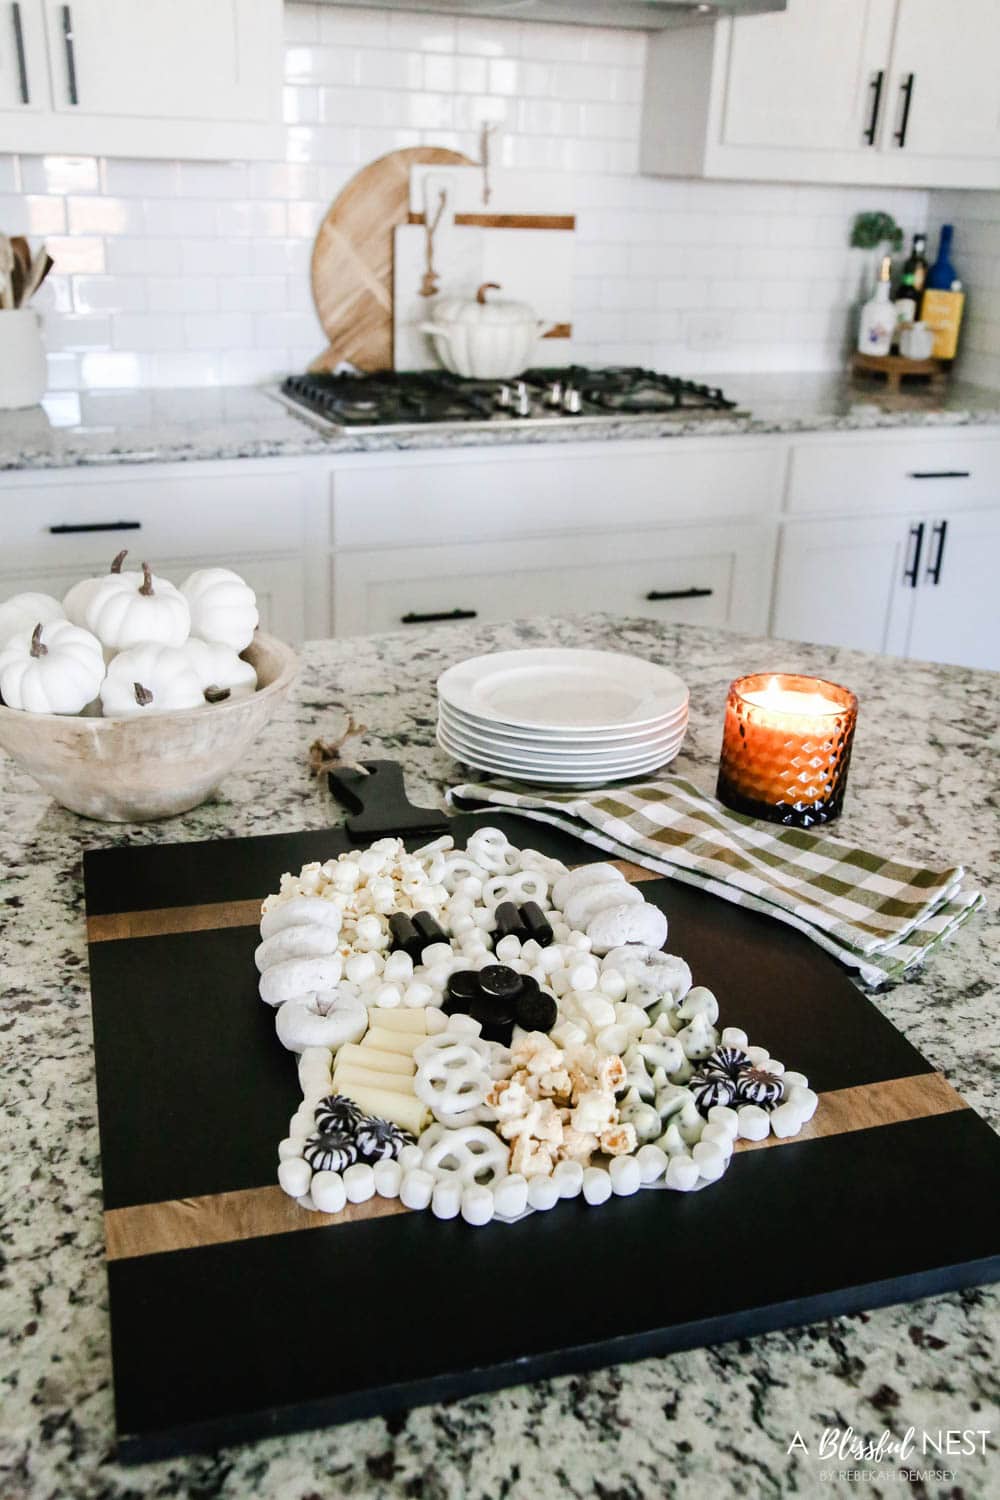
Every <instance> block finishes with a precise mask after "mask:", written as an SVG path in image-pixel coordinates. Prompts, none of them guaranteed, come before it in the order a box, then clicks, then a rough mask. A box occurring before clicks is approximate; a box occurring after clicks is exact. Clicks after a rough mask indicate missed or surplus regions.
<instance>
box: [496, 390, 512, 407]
mask: <svg viewBox="0 0 1000 1500" xmlns="http://www.w3.org/2000/svg"><path fill="white" fill-rule="evenodd" d="M496 403H497V406H503V407H508V406H510V405H511V404H512V403H511V394H510V386H509V385H502V386H501V387H500V389H499V390H498V391H497V394H496Z"/></svg>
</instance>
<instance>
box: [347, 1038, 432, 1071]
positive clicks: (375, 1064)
mask: <svg viewBox="0 0 1000 1500" xmlns="http://www.w3.org/2000/svg"><path fill="white" fill-rule="evenodd" d="M337 1061H338V1062H339V1063H348V1062H349V1063H354V1064H355V1065H356V1066H357V1067H361V1068H378V1069H380V1071H381V1072H383V1073H405V1074H413V1073H415V1072H416V1071H417V1065H416V1063H415V1062H414V1061H413V1058H412V1056H411V1057H408V1056H407V1055H406V1053H405V1052H383V1051H381V1050H380V1049H379V1048H378V1047H362V1046H360V1045H359V1044H358V1043H357V1042H348V1043H346V1045H345V1046H343V1047H341V1048H340V1051H339V1052H338V1053H337Z"/></svg>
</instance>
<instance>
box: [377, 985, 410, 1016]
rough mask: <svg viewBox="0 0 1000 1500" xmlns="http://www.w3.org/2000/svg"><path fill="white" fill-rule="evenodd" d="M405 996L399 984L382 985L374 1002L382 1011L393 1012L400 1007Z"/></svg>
mask: <svg viewBox="0 0 1000 1500" xmlns="http://www.w3.org/2000/svg"><path fill="white" fill-rule="evenodd" d="M402 998H403V996H402V994H401V992H400V988H399V985H398V984H380V985H379V987H378V989H377V990H376V991H375V995H374V997H373V1000H372V1004H373V1005H377V1006H378V1007H379V1008H380V1009H382V1010H391V1009H393V1008H394V1007H395V1006H397V1005H399V1003H400V1002H401V1000H402Z"/></svg>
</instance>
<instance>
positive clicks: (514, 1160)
mask: <svg viewBox="0 0 1000 1500" xmlns="http://www.w3.org/2000/svg"><path fill="white" fill-rule="evenodd" d="M554 1166H555V1162H554V1161H553V1159H552V1153H551V1151H549V1149H548V1147H547V1146H542V1145H541V1144H540V1143H539V1142H538V1141H533V1140H532V1139H531V1137H530V1136H528V1135H526V1134H525V1135H519V1136H518V1138H517V1140H516V1141H515V1142H514V1148H513V1150H512V1151H511V1153H510V1170H511V1173H512V1174H515V1173H519V1174H520V1176H522V1177H528V1178H531V1177H539V1176H542V1177H548V1176H549V1175H550V1174H551V1172H552V1168H553V1167H554Z"/></svg>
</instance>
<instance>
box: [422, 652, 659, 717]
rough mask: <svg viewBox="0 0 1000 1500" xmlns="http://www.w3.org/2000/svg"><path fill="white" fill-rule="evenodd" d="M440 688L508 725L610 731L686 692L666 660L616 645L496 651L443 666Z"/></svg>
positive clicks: (470, 709) (453, 700)
mask: <svg viewBox="0 0 1000 1500" xmlns="http://www.w3.org/2000/svg"><path fill="white" fill-rule="evenodd" d="M437 689H438V695H439V696H440V697H441V698H443V699H444V701H445V702H446V703H448V704H450V706H451V707H452V708H457V709H459V710H461V711H462V712H463V713H466V714H472V715H473V716H474V717H475V718H478V719H486V720H489V721H491V722H495V723H498V724H503V725H506V726H508V727H511V728H522V729H544V730H547V731H556V732H566V731H567V730H568V731H571V732H579V731H588V730H589V731H591V732H597V733H602V734H606V733H608V732H609V731H612V732H614V731H616V730H620V729H622V728H623V727H628V728H633V729H639V728H642V727H644V726H648V725H650V724H654V723H656V722H657V721H659V720H662V719H664V718H666V717H667V716H668V715H670V714H673V713H676V711H677V710H678V709H679V708H681V707H683V705H684V704H685V703H686V702H687V699H688V690H687V688H686V687H685V685H684V683H683V682H682V681H681V679H680V678H679V677H678V676H677V675H676V674H675V673H673V672H670V671H668V670H667V668H666V667H659V666H656V665H655V663H653V662H649V661H643V660H642V658H641V657H638V656H626V655H624V654H619V653H618V652H614V651H574V650H563V649H553V648H541V649H537V650H526V651H497V652H493V653H492V654H491V655H489V656H477V657H473V658H472V659H471V660H470V661H465V662H460V663H459V664H458V665H457V666H454V667H449V668H448V669H447V671H445V672H442V674H441V676H440V677H439V678H438V682H437Z"/></svg>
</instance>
